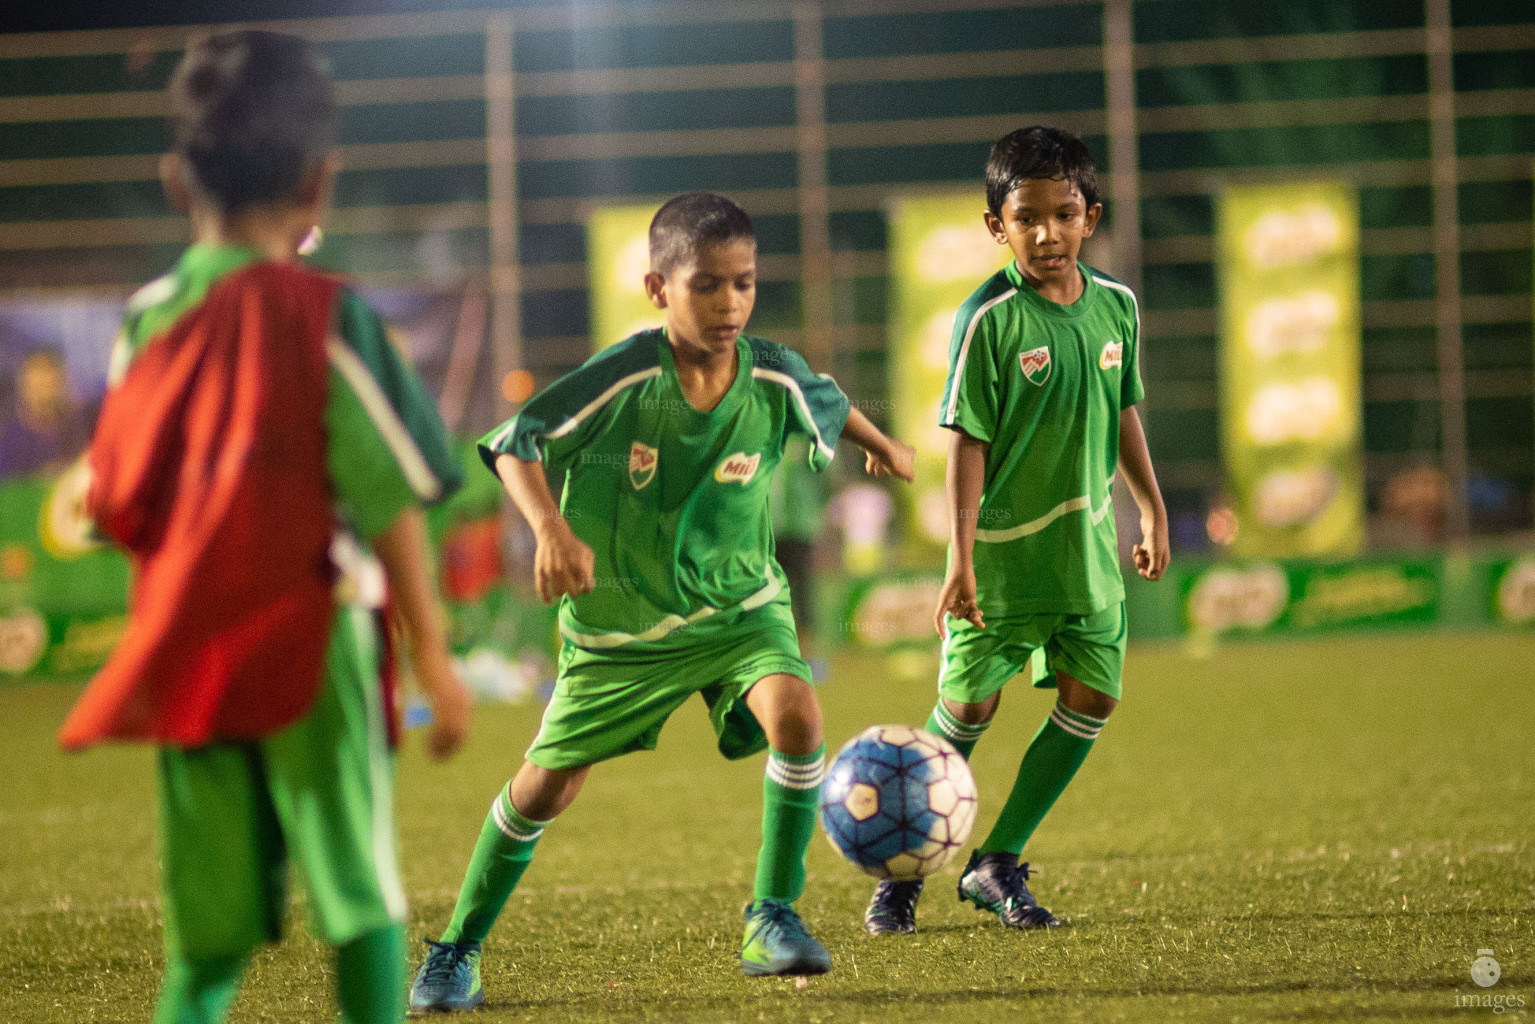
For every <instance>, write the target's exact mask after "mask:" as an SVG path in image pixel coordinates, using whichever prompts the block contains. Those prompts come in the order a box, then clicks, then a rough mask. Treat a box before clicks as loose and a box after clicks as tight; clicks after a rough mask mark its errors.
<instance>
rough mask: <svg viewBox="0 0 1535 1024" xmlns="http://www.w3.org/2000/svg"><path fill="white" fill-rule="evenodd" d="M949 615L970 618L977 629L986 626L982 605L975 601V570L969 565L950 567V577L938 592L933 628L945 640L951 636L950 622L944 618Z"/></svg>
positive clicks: (957, 617)
mask: <svg viewBox="0 0 1535 1024" xmlns="http://www.w3.org/2000/svg"><path fill="white" fill-rule="evenodd" d="M949 615H952V616H954V617H955V618H956V619H967V620H969V621H970V622H971V623H973V624H974V625H975V628H976V629H985V628H986V622H985V620H984V619H983V618H982V617H981V606H980V605H978V604H976V603H975V570H974V569H972V568H970V567H968V566H966V567H964V568H959V567H955V568H953V569H950V570H949V575H948V577H947V578H946V579H945V580H944V581H943V590H941V591H939V593H938V609H937V611H935V612H934V613H933V628H934V629H936V630H938V635H939V636H940V637H942V638H943V639H945V640H947V639H948V637H949V624H948V623H947V622H945V621H944V618H945V616H949Z"/></svg>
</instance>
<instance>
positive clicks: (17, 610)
mask: <svg viewBox="0 0 1535 1024" xmlns="http://www.w3.org/2000/svg"><path fill="white" fill-rule="evenodd" d="M89 482H90V478H89V474H88V472H87V471H86V468H85V464H84V462H83V461H80V462H76V463H75V464H74V465H72V466H71V467H70V468H69V469H67V470H66V471H64V472H63V473H62V474H39V475H34V476H25V477H14V478H12V479H10V480H6V481H4V482H0V682H4V681H5V680H6V679H7V678H20V677H22V676H29V677H33V678H36V677H45V676H76V675H80V674H83V673H86V672H89V671H91V670H93V669H95V668H97V667H99V666H100V665H101V664H102V663H103V662H105V661H106V657H107V655H108V654H109V653H110V652H111V650H112V647H113V646H114V645H115V644H116V643H117V639H118V637H119V636H121V634H122V629H123V621H124V619H123V616H124V612H125V610H126V608H127V600H128V561H127V559H125V558H124V557H123V556H122V555H120V554H119V553H118V552H116V551H114V550H112V549H110V548H106V547H103V546H101V545H99V544H98V543H96V541H95V540H94V539H93V538H92V532H91V525H90V522H89V521H88V520H87V519H86V518H85V513H84V502H85V491H86V488H87V487H88V486H89Z"/></svg>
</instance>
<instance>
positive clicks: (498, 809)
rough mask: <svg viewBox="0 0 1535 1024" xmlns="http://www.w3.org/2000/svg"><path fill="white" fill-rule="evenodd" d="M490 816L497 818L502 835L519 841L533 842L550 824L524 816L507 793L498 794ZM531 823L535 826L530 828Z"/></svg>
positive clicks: (497, 824)
mask: <svg viewBox="0 0 1535 1024" xmlns="http://www.w3.org/2000/svg"><path fill="white" fill-rule="evenodd" d="M514 815H515V819H514V818H513V816H514ZM490 816H491V817H492V818H494V819H495V822H496V827H497V828H499V829H500V830H501V834H502V835H504V836H506V837H507V838H508V839H515V840H516V841H517V842H519V843H531V842H532V841H533V840H535V839H537V838H538V837H539V836H541V835H543V834H544V826H546V825H548V824H549V823H548V822H547V821H534V820H533V819H532V818H524V817H523V816H522V815H521V814H518V813H517V811H516V809H515V808H513V807H512V804H511V801H510V800H508V799H507V798H506V794H505V793H498V794H496V802H495V803H493V804H491V805H490ZM529 825H532V826H534V827H533V828H531V829H530V828H528V826H529Z"/></svg>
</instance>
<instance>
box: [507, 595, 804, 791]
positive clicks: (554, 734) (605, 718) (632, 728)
mask: <svg viewBox="0 0 1535 1024" xmlns="http://www.w3.org/2000/svg"><path fill="white" fill-rule="evenodd" d="M700 632H701V631H700ZM703 637H704V638H703V639H700V640H698V641H697V642H694V643H691V644H688V645H685V646H679V647H678V648H677V649H675V650H669V651H656V650H654V649H651V650H643V651H626V650H625V649H624V648H621V647H619V648H609V649H607V650H603V651H593V650H588V649H586V648H582V647H577V646H575V645H574V644H572V643H571V642H570V641H568V640H567V641H566V642H565V645H564V647H563V648H562V649H561V650H560V663H559V676H558V678H557V679H556V680H555V684H554V696H553V697H552V698H551V699H550V701H549V707H548V708H547V709H545V711H544V721H543V725H542V726H541V727H540V728H539V730H538V735H537V736H536V737H534V739H533V745H532V746H531V747H529V748H528V752H527V755H526V757H527V759H528V760H529V761H531V762H532V763H533V764H536V765H538V766H539V767H540V768H548V769H550V770H551V771H558V770H560V769H565V768H579V767H581V766H582V765H588V764H595V763H596V762H598V761H604V760H607V759H608V758H611V757H618V756H619V755H620V754H627V753H629V752H630V751H633V750H654V749H656V741H657V740H658V739H659V738H660V736H661V727H662V726H663V725H665V724H666V720H667V718H669V717H671V713H672V712H673V711H676V710H677V709H678V708H680V707H681V706H682V705H683V704H685V703H686V702H687V700H688V698H689V697H691V696H693V694H695V693H696V694H698V695H699V696H701V697H703V700H704V704H705V705H707V706H708V708H709V720H710V722H711V723H713V725H714V734H715V736H716V737H718V740H719V749H720V753H721V754H724V755H725V756H726V757H727V758H730V759H731V760H735V759H736V758H742V757H749V756H751V755H752V754H755V753H758V752H759V751H762V750H764V749H766V748H767V737H766V736H765V735H764V734H763V732H762V726H760V725H759V724H757V719H756V717H755V716H753V715H752V713H751V710H750V709H749V708H748V707H747V706H746V701H745V700H744V699H743V698H744V697H745V696H746V691H747V690H750V689H751V688H752V686H753V685H754V684H755V683H756V682H757V681H758V680H759V679H761V678H762V677H763V676H769V675H773V674H775V673H778V672H783V673H787V674H788V675H791V676H798V677H799V678H801V679H804V680H809V679H810V667H809V666H808V665H806V664H805V659H804V658H802V657H800V653H799V641H798V639H797V638H796V636H795V633H794V620H793V618H792V617H791V615H790V613H789V611H788V607H787V604H786V603H784V604H782V605H781V604H780V603H778V602H775V603H773V604H770V605H766V606H764V607H763V608H761V609H759V610H757V611H754V612H751V613H749V614H747V615H745V616H743V617H742V618H740V619H739V620H737V621H736V622H734V623H732V624H730V626H729V628H728V629H724V630H720V631H719V633H718V635H717V636H716V635H709V634H703Z"/></svg>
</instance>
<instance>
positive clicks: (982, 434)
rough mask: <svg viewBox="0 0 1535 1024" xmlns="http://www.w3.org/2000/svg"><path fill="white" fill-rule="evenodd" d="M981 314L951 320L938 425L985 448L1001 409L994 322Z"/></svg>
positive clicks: (989, 441) (960, 316)
mask: <svg viewBox="0 0 1535 1024" xmlns="http://www.w3.org/2000/svg"><path fill="white" fill-rule="evenodd" d="M989 313H990V310H989V309H987V308H986V307H982V308H981V310H980V311H979V312H977V313H975V314H973V315H971V316H969V317H966V316H964V315H963V313H961V314H960V315H957V316H956V317H955V318H954V335H953V338H952V339H951V340H950V342H949V376H948V380H946V381H945V382H944V385H943V406H942V408H941V409H940V410H939V414H938V425H939V426H941V427H948V428H949V429H951V430H962V431H964V432H965V433H966V434H969V435H970V436H971V437H973V438H975V439H976V440H977V441H982V442H985V443H987V444H990V443H991V439H992V436H993V435H994V434H995V433H996V428H997V414H998V409H999V408H1000V406H1001V402H1000V399H999V392H1000V390H1001V380H1000V374H999V373H998V369H997V318H996V315H988V314H989Z"/></svg>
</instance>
